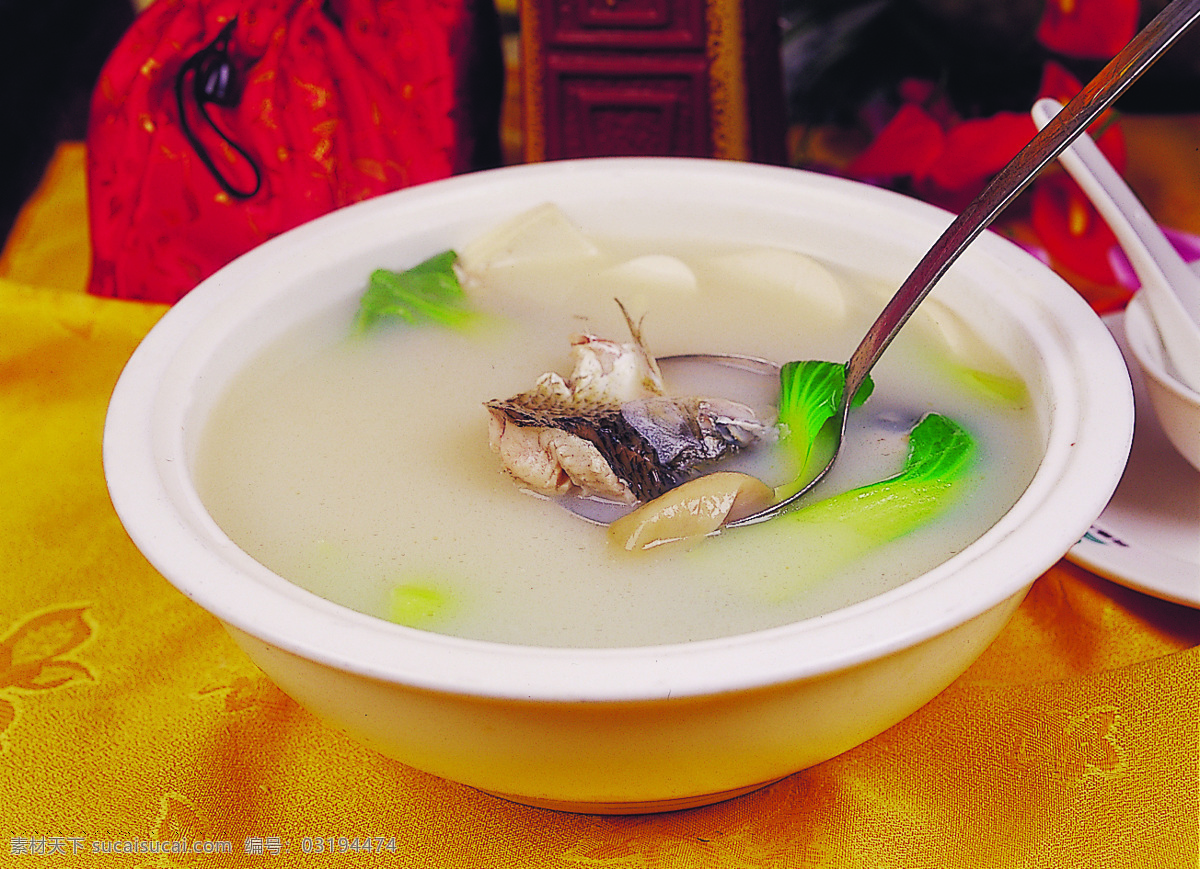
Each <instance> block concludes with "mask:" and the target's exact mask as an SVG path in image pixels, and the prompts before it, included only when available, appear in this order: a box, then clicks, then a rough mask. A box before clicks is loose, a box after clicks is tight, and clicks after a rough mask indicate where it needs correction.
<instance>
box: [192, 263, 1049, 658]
mask: <svg viewBox="0 0 1200 869" xmlns="http://www.w3.org/2000/svg"><path fill="white" fill-rule="evenodd" d="M595 244H596V247H597V250H595V251H592V252H589V253H588V254H587V255H586V256H578V257H569V256H568V257H559V258H551V259H539V260H530V261H522V262H518V263H514V264H511V265H508V266H496V267H494V268H489V269H486V270H484V271H482V272H478V273H477V274H476V280H475V281H473V282H472V283H470V284H469V285H468V294H469V295H470V297H471V300H472V305H473V306H474V307H475V308H477V309H479V310H481V311H483V312H484V313H485V321H486V322H485V323H484V325H483V326H482V327H480V328H479V329H476V330H473V331H470V332H466V333H459V332H453V331H447V330H444V329H441V328H439V327H436V326H418V327H391V326H389V327H386V328H381V329H379V330H377V331H376V332H375V333H373V334H371V335H370V336H368V337H367V338H366V339H365V340H352V339H349V338H348V337H347V336H348V333H349V324H350V322H351V319H352V317H353V309H352V307H350V306H348V305H343V306H341V307H339V308H337V309H336V310H334V311H332V312H330V314H329V315H327V316H322V317H321V318H319V321H314V322H313V323H311V324H309V325H306V326H305V327H303V328H301V329H299V330H297V331H296V332H294V333H293V334H292V335H290V336H289V337H288V338H287V339H285V340H284V341H282V342H279V343H278V344H277V345H275V346H273V347H271V348H269V349H268V350H267V351H266V354H265V355H264V356H263V358H262V359H260V360H259V361H257V362H256V363H255V364H253V365H251V366H248V368H247V369H246V370H245V371H244V372H243V373H242V374H241V375H240V376H239V378H238V379H237V380H236V381H235V383H234V384H233V386H232V387H231V388H230V390H229V391H228V393H227V395H225V396H224V397H223V398H222V400H221V401H220V402H219V403H218V406H217V407H216V409H215V411H214V413H213V415H212V417H211V419H210V421H209V424H208V426H207V428H206V430H205V432H204V433H203V435H202V438H201V442H200V448H199V453H198V456H197V460H196V469H195V477H196V482H197V486H198V489H199V492H200V494H201V497H202V498H203V500H204V502H205V504H206V506H207V507H208V509H209V510H210V512H211V514H212V516H213V517H214V519H215V520H216V521H217V523H218V524H219V525H220V526H221V527H222V529H224V531H225V532H226V533H227V534H228V535H229V536H230V537H231V538H232V539H233V540H234V541H235V542H236V543H237V544H238V545H239V546H240V547H242V548H243V549H244V550H245V551H246V552H248V553H249V554H250V555H252V556H253V557H254V558H256V559H257V560H258V561H260V562H261V563H262V564H264V565H266V566H267V567H268V568H270V569H272V570H273V571H275V572H276V573H278V574H279V575H281V576H283V577H285V578H287V579H288V580H290V581H292V582H294V583H296V584H298V585H300V586H302V587H303V588H306V589H308V590H310V591H312V592H314V593H316V594H318V595H320V596H322V597H325V598H328V599H330V600H332V601H335V602H337V603H339V604H343V605H345V606H347V607H350V608H352V609H355V610H359V611H362V612H365V613H368V614H372V615H377V616H380V617H384V618H386V617H388V615H389V611H390V609H391V608H392V607H394V605H395V602H394V598H393V596H394V594H395V589H397V588H398V587H399V588H414V589H418V590H432V594H433V595H434V597H435V598H436V601H435V603H436V604H437V607H436V609H437V612H436V614H435V615H433V616H431V617H430V618H429V619H428V620H427V622H425V623H423V624H422V625H421V626H422V627H425V628H427V629H429V630H435V631H439V632H442V633H447V634H453V635H459V636H464V637H471V638H476V639H484V640H492V641H498V642H505V643H521V644H530V645H546V646H577V647H601V646H635V645H653V644H662V643H674V642H685V641H692V640H698V639H705V638H711V637H718V636H725V635H730V634H737V633H744V632H749V631H754V630H760V629H763V628H767V627H772V626H776V625H782V624H786V623H790V622H793V621H797V620H800V619H804V618H808V617H811V616H815V615H818V614H821V613H826V612H829V611H831V610H834V609H837V608H840V607H843V606H846V605H848V604H852V603H855V602H858V601H861V600H864V599H866V598H869V597H871V596H874V595H876V594H879V593H881V592H883V591H886V590H888V589H891V588H895V587H896V586H898V585H900V584H902V583H904V582H906V581H908V580H909V579H911V578H913V577H915V576H917V575H919V574H921V573H922V572H924V571H926V570H928V569H929V568H932V567H934V566H935V565H937V564H939V563H941V562H943V561H945V560H946V559H947V558H949V557H950V556H952V555H953V554H954V553H956V552H958V551H960V550H962V549H963V548H964V547H966V546H967V545H968V544H969V543H970V542H972V541H973V540H975V539H976V538H978V537H979V536H980V535H981V534H982V533H983V532H984V531H986V530H987V529H988V528H989V527H990V526H991V525H993V524H994V523H995V522H996V520H997V519H999V518H1000V517H1001V516H1002V515H1003V514H1004V513H1005V512H1006V511H1007V510H1008V508H1009V507H1010V506H1011V505H1012V504H1013V502H1015V501H1016V499H1017V498H1018V497H1019V496H1020V494H1021V493H1022V492H1023V491H1024V489H1025V488H1026V486H1027V485H1028V482H1029V480H1030V479H1031V477H1032V475H1033V472H1034V470H1035V469H1036V466H1037V462H1038V460H1039V458H1040V455H1041V452H1042V438H1041V436H1040V435H1039V433H1038V431H1037V421H1036V414H1035V413H1034V412H1033V410H1032V408H1031V406H1030V401H1029V399H1028V397H1023V398H1020V399H1018V400H1016V401H1012V400H1001V399H997V398H995V397H994V396H992V395H991V394H990V393H988V392H987V391H986V390H983V389H981V388H980V387H979V386H978V385H972V381H971V379H970V378H969V377H965V376H963V374H962V371H963V367H964V366H967V367H971V368H980V369H983V370H986V371H988V372H989V373H991V374H995V375H999V376H1003V377H1009V378H1012V377H1015V375H1013V374H1012V372H1011V370H1007V369H1005V368H1004V365H1003V362H1002V361H1001V360H999V358H998V357H997V356H996V354H995V353H994V352H993V351H991V350H990V349H989V348H988V347H986V345H984V344H983V343H982V342H979V343H975V342H976V340H977V339H974V338H969V339H968V340H967V344H966V347H965V349H964V346H963V340H964V336H962V335H961V334H957V333H956V334H955V337H954V341H953V343H954V344H955V348H954V349H953V350H951V348H950V346H949V345H948V344H947V342H945V341H942V340H940V339H939V338H938V335H939V330H938V329H937V328H932V327H931V326H930V323H931V322H932V321H925V322H924V323H921V322H917V321H916V320H914V322H913V323H912V324H910V325H909V326H908V327H906V329H905V331H903V332H902V333H901V335H900V336H899V338H897V340H896V342H895V343H894V344H893V345H892V347H891V348H889V350H888V351H887V353H885V355H884V357H883V359H882V360H881V362H880V364H879V365H878V366H876V369H875V371H874V372H873V377H874V379H875V381H876V388H875V393H874V395H873V396H872V398H871V399H870V400H869V401H868V402H867V404H866V405H865V406H864V407H863V408H861V409H859V410H858V411H856V412H855V413H854V414H853V415H852V417H851V426H850V430H849V431H848V434H847V439H846V445H845V447H844V452H843V457H842V458H841V459H840V460H839V463H838V465H837V466H836V467H835V469H834V471H833V473H832V474H831V475H830V476H829V477H828V478H827V479H826V480H825V481H824V482H822V483H821V484H820V486H819V487H818V489H817V490H816V493H815V495H816V497H818V498H820V497H827V496H828V495H832V494H834V493H836V492H839V491H842V490H844V489H847V488H850V487H853V486H857V485H863V484H866V483H871V482H875V481H878V480H880V479H883V478H884V477H887V476H890V475H892V474H894V473H896V472H897V471H898V470H899V468H900V466H901V464H902V463H903V460H904V456H905V453H906V449H907V447H906V437H905V436H906V433H907V431H908V429H909V428H911V426H912V425H913V424H914V423H915V422H916V421H917V420H918V419H919V418H920V417H921V416H922V415H924V414H925V413H928V412H933V411H936V412H938V413H942V414H944V415H946V416H949V417H951V418H952V419H954V420H956V421H957V422H959V423H960V424H961V425H963V426H964V427H966V428H967V429H968V430H969V431H970V432H971V433H972V435H973V436H974V438H975V440H976V443H977V451H978V458H977V461H976V465H975V468H974V470H973V471H972V474H971V479H970V481H969V484H968V486H967V487H966V494H965V496H964V497H962V498H961V500H959V501H958V502H956V504H955V505H954V507H953V509H951V510H950V511H948V512H947V514H946V515H945V516H944V517H942V518H939V519H937V520H935V521H933V522H930V523H929V524H928V525H926V526H923V527H921V528H919V529H918V530H917V531H915V532H913V533H911V534H909V535H907V536H905V537H903V538H901V539H899V540H896V541H893V542H891V543H887V544H885V545H883V546H880V547H878V548H875V549H873V550H871V551H869V552H867V553H865V554H864V555H862V556H861V557H858V558H856V559H855V560H854V561H853V563H851V564H849V565H845V566H842V565H838V564H837V563H836V562H837V561H838V560H839V559H838V558H837V557H836V555H837V554H838V553H839V552H841V551H842V550H843V549H845V548H846V547H847V546H850V547H853V546H856V545H857V544H856V543H855V541H853V540H850V539H849V536H848V535H850V532H848V531H847V530H846V529H843V528H824V529H819V530H818V531H816V532H814V531H811V530H809V529H800V530H792V529H789V528H787V527H785V526H784V524H783V523H780V522H778V521H771V522H767V523H765V524H763V525H760V526H754V527H750V528H744V529H737V530H734V531H729V532H726V533H723V534H721V535H719V536H717V537H714V538H708V539H705V540H703V541H700V542H699V543H696V544H690V545H678V544H668V545H665V546H662V547H658V548H656V549H654V550H651V551H649V552H644V553H626V552H623V551H620V550H618V549H616V548H615V547H613V546H612V545H610V544H609V543H608V541H607V538H606V534H605V530H604V529H603V528H599V527H596V526H592V525H589V524H587V523H585V522H583V521H582V520H580V519H579V518H577V517H575V516H573V515H571V514H569V513H567V512H566V511H565V510H563V509H561V508H560V507H559V506H557V505H555V504H554V503H552V502H548V501H546V500H544V499H541V498H538V497H534V496H531V495H529V494H527V493H524V492H522V491H521V490H520V489H519V488H518V487H517V486H516V485H515V484H514V482H513V481H512V479H511V478H510V477H508V476H507V475H506V474H504V473H503V472H502V471H501V470H500V467H499V462H498V460H497V457H496V456H495V454H494V453H493V452H492V451H491V450H490V449H489V447H488V440H487V413H486V410H485V408H484V407H483V403H484V402H485V401H486V400H488V399H493V398H505V397H508V396H510V395H513V394H515V393H518V392H521V391H523V390H525V389H528V388H529V387H530V386H532V384H533V382H534V380H535V379H536V378H537V377H538V375H540V374H541V373H543V372H545V371H559V372H561V373H564V374H565V373H566V372H567V371H568V370H569V368H570V362H569V346H568V341H569V338H570V336H571V335H572V334H575V333H578V332H590V333H592V334H596V335H599V336H602V337H606V338H613V339H616V340H620V341H626V340H628V332H627V329H626V327H625V323H624V321H623V319H622V318H621V314H620V311H619V310H618V308H617V306H616V304H615V303H614V301H613V299H614V297H619V298H620V299H621V300H622V302H623V303H625V304H626V305H627V306H628V307H629V308H630V309H631V313H633V315H634V316H635V317H638V316H642V315H643V314H644V315H645V318H644V320H643V324H642V331H643V336H644V338H645V340H646V342H647V344H648V347H649V349H650V351H651V352H652V353H654V354H655V355H657V356H667V355H672V354H677V353H695V352H706V353H720V352H727V353H743V354H748V355H755V356H760V357H764V358H768V359H772V360H775V361H778V362H784V361H787V360H789V359H829V360H835V361H843V360H845V359H846V358H847V357H848V356H849V354H850V352H851V351H852V350H853V349H854V346H855V345H856V344H857V342H858V340H859V338H860V337H861V336H862V334H863V332H864V331H865V329H866V327H867V326H868V325H869V323H870V322H871V320H872V319H873V318H874V316H875V315H876V314H877V313H878V310H879V308H880V306H881V304H882V301H883V300H884V299H885V298H886V297H887V295H888V294H889V293H890V292H891V288H889V287H885V286H882V285H881V284H880V283H879V282H878V281H876V280H874V279H872V278H870V277H868V276H865V275H861V274H852V273H849V272H847V271H845V270H839V269H836V268H833V267H818V270H817V272H814V274H815V275H816V276H817V277H818V278H821V279H825V278H828V279H829V281H831V282H832V283H831V284H830V286H833V287H834V288H835V290H836V295H837V298H831V297H830V296H829V295H828V293H827V292H826V293H825V295H820V296H809V295H806V292H807V291H805V290H799V291H798V290H797V289H796V288H794V287H788V286H786V283H787V282H786V281H782V280H776V279H775V278H777V277H778V276H779V274H780V273H779V272H778V271H777V270H775V268H774V266H771V265H770V262H771V260H772V257H775V256H776V254H775V253H774V252H763V251H747V250H742V249H732V248H725V247H722V246H720V245H713V244H704V243H698V242H688V243H679V242H673V241H668V240H664V241H661V242H652V243H647V242H638V243H633V242H628V241H621V240H603V241H597V242H595ZM667 255H669V256H670V257H671V258H672V259H666V258H665V257H666V256H667ZM647 256H648V257H650V258H649V259H640V258H641V257H647ZM785 259H786V257H785ZM631 261H632V265H629V263H630V262H631ZM764 262H765V263H767V265H766V266H764V268H765V271H763V272H761V273H756V272H755V264H757V265H762V264H763V263H764ZM677 263H686V264H687V266H688V267H690V269H691V272H692V273H693V274H694V275H695V276H696V285H695V286H694V287H693V286H691V285H690V284H689V283H688V281H687V280H684V279H683V278H684V277H686V275H685V274H684V272H683V271H680V270H679V269H678V268H677V265H676V264H677ZM747 263H749V264H751V267H750V268H746V265H747ZM382 265H391V266H392V267H396V268H405V267H407V266H409V265H413V263H401V264H382ZM827 289H828V287H826V290H827ZM823 292H824V291H823ZM839 300H840V302H839ZM927 304H928V303H927ZM669 385H670V384H669V383H668V386H669ZM727 397H731V398H735V399H736V398H737V396H727ZM772 482H778V481H772ZM422 593H423V591H422Z"/></svg>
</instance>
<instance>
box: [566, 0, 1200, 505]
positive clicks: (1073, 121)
mask: <svg viewBox="0 0 1200 869" xmlns="http://www.w3.org/2000/svg"><path fill="white" fill-rule="evenodd" d="M1197 17H1200V0H1173V2H1172V3H1171V4H1170V5H1168V6H1167V7H1166V8H1165V9H1163V11H1162V12H1160V13H1159V14H1158V15H1157V16H1156V17H1155V18H1154V19H1153V20H1152V21H1151V22H1150V23H1149V24H1147V25H1146V27H1145V28H1143V29H1142V31H1141V32H1140V33H1138V34H1137V35H1136V36H1135V37H1134V38H1133V39H1132V40H1130V42H1129V44H1128V45H1126V46H1125V48H1123V49H1122V50H1121V51H1120V53H1119V54H1117V56H1116V57H1114V58H1113V59H1112V60H1111V61H1109V62H1108V64H1106V65H1105V67H1104V68H1103V69H1102V70H1101V71H1100V72H1099V73H1098V74H1097V75H1096V77H1095V78H1093V79H1092V80H1091V81H1090V82H1088V83H1087V84H1086V85H1085V86H1084V88H1083V89H1082V90H1081V91H1080V92H1079V93H1078V94H1076V95H1075V97H1074V98H1072V99H1071V100H1070V102H1068V103H1067V105H1066V106H1065V107H1064V108H1063V110H1062V111H1061V112H1059V113H1058V114H1057V115H1055V116H1054V117H1053V118H1052V119H1051V120H1050V121H1049V122H1048V123H1047V124H1046V126H1045V127H1043V128H1042V129H1041V130H1040V131H1039V132H1038V134H1037V135H1036V136H1034V137H1033V139H1032V140H1030V142H1029V144H1027V145H1026V146H1025V147H1024V148H1023V149H1021V151H1020V152H1019V153H1018V154H1017V156H1016V157H1014V158H1013V159H1012V160H1011V161H1010V162H1009V163H1008V165H1007V166H1005V167H1004V168H1003V169H1001V170H1000V172H999V173H998V174H997V175H996V176H995V177H994V178H993V179H992V181H991V183H989V184H988V186H987V187H986V188H985V189H984V190H983V192H982V193H980V194H979V195H978V196H977V197H976V198H975V199H974V200H973V201H972V202H971V203H970V204H969V205H968V206H967V207H966V208H965V209H963V211H962V213H960V214H959V215H958V216H957V217H956V218H955V219H954V220H953V221H952V222H951V223H950V226H949V227H947V229H946V230H945V232H943V233H942V235H941V236H940V237H939V238H938V240H937V241H936V242H934V244H933V247H932V248H930V250H929V252H928V253H926V254H925V256H924V257H923V258H922V259H921V261H920V262H918V263H917V266H916V268H915V269H913V271H912V273H911V274H910V275H909V276H908V278H906V279H905V281H904V283H902V284H901V285H900V288H899V289H898V290H897V291H896V294H895V295H894V296H892V298H891V300H890V301H889V302H888V303H887V305H885V306H884V308H883V311H882V312H881V313H880V314H879V316H878V318H876V320H875V322H874V323H873V324H872V325H871V327H870V328H869V329H868V330H867V334H866V335H865V336H864V337H863V339H862V341H861V342H860V343H859V345H858V347H857V349H855V351H854V353H852V354H851V356H850V359H849V361H848V362H847V363H846V384H845V388H844V389H843V393H842V400H841V402H840V403H839V407H838V412H837V418H838V428H837V435H836V440H835V442H834V445H833V453H832V455H831V456H830V457H829V461H828V462H827V463H826V465H825V467H824V468H822V469H821V470H820V471H819V472H818V473H817V475H816V476H815V477H813V478H812V479H811V480H809V481H808V483H807V484H806V485H805V486H804V487H803V488H801V489H800V490H799V491H797V492H795V493H794V494H792V495H790V496H788V497H787V498H784V499H782V500H780V501H777V502H776V503H774V504H772V505H770V506H769V507H766V508H765V509H763V510H760V511H758V512H757V513H752V514H751V515H749V516H745V517H743V518H740V519H737V520H734V521H731V522H728V523H726V525H725V527H727V528H738V527H741V526H744V525H753V524H756V523H759V522H765V521H766V520H768V519H771V518H773V517H775V516H778V515H779V514H780V513H783V512H785V511H787V510H788V509H790V508H791V507H792V506H793V505H794V504H795V503H796V502H797V501H798V500H799V499H800V498H802V497H803V496H804V495H806V494H807V493H808V492H809V491H811V490H812V488H813V487H814V486H816V485H817V483H819V482H820V481H821V480H822V479H824V477H825V476H826V475H827V474H828V472H829V470H830V468H832V467H833V464H834V462H836V461H837V458H838V454H839V453H840V452H841V445H842V440H843V438H844V437H845V434H846V421H847V419H848V417H849V415H850V399H851V398H852V397H853V396H854V395H855V394H856V393H857V392H858V389H859V387H860V386H862V383H863V381H864V380H865V379H866V377H867V375H868V374H869V373H870V371H871V369H872V368H873V367H874V366H875V363H876V362H878V361H879V357H880V356H881V355H882V354H883V351H884V350H886V349H887V347H888V345H890V344H891V342H892V339H893V338H895V337H896V334H897V333H898V332H899V331H900V328H901V327H902V326H903V325H904V324H905V323H907V322H908V319H909V317H911V316H912V314H913V312H914V311H915V310H916V309H917V306H918V305H920V304H921V302H922V301H924V299H925V297H926V296H927V295H929V291H930V290H931V289H932V288H933V286H934V284H935V283H937V281H938V280H939V279H940V278H941V276H942V275H943V274H944V273H945V272H946V269H948V268H949V267H950V265H951V264H952V263H953V262H954V261H955V260H956V259H958V257H959V255H960V254H961V253H962V252H963V250H964V249H965V248H966V247H967V245H969V244H970V243H971V242H972V241H974V240H975V239H976V238H977V237H978V236H979V235H980V234H981V233H982V232H983V231H984V230H985V229H987V227H988V226H990V225H991V223H992V222H993V221H994V220H995V219H996V217H997V216H998V215H999V214H1000V212H1001V211H1003V210H1004V209H1005V208H1006V207H1007V206H1008V204H1009V203H1010V202H1012V200H1013V199H1014V198H1016V196H1017V195H1018V194H1019V193H1020V192H1021V191H1022V190H1024V189H1025V188H1026V187H1027V186H1028V185H1029V183H1030V182H1031V181H1032V180H1033V179H1034V178H1035V177H1036V176H1037V175H1038V173H1039V172H1041V171H1042V169H1044V168H1045V167H1046V166H1047V164H1049V163H1050V162H1051V161H1053V160H1054V159H1055V158H1056V157H1057V156H1058V155H1059V154H1060V153H1062V151H1063V150H1064V149H1065V148H1066V147H1067V146H1068V145H1070V144H1071V142H1072V141H1074V140H1075V139H1076V138H1077V137H1078V136H1079V135H1080V134H1081V133H1082V132H1084V131H1085V130H1086V129H1087V127H1088V125H1089V124H1091V123H1092V122H1093V121H1094V120H1095V119H1096V118H1097V117H1098V116H1099V115H1100V113H1101V112H1103V111H1104V110H1105V109H1107V108H1108V107H1109V106H1110V105H1111V104H1112V103H1113V102H1114V101H1115V100H1116V99H1117V97H1119V96H1120V95H1121V94H1122V93H1124V92H1125V90H1126V89H1127V88H1128V87H1129V86H1130V85H1132V84H1133V83H1134V82H1135V81H1137V79H1138V78H1140V77H1141V75H1142V74H1143V73H1144V72H1145V71H1146V70H1147V69H1149V68H1150V66H1151V65H1153V63H1154V62H1155V61H1156V60H1158V58H1159V56H1160V55H1162V53H1163V52H1164V51H1166V50H1167V48H1169V47H1170V46H1171V45H1172V43H1174V42H1175V40H1176V39H1178V38H1179V37H1180V36H1182V35H1183V33H1184V32H1185V31H1186V30H1187V29H1188V27H1190V26H1191V25H1192V24H1193V23H1194V22H1195V20H1196V18H1197ZM696 358H697V357H692V359H693V360H694V359H696ZM728 358H729V357H724V358H723V359H720V360H714V361H718V362H719V364H728ZM586 500H588V499H582V498H581V499H577V503H578V504H583V502H585V501H586ZM566 506H568V509H570V510H572V511H573V512H576V513H579V514H580V515H581V516H583V517H584V518H586V519H589V520H590V521H593V522H600V523H601V524H605V523H607V522H608V521H611V519H612V518H615V517H605V518H599V517H597V516H595V515H588V512H587V511H586V510H585V509H580V508H577V506H575V505H571V504H567V505H566Z"/></svg>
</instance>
